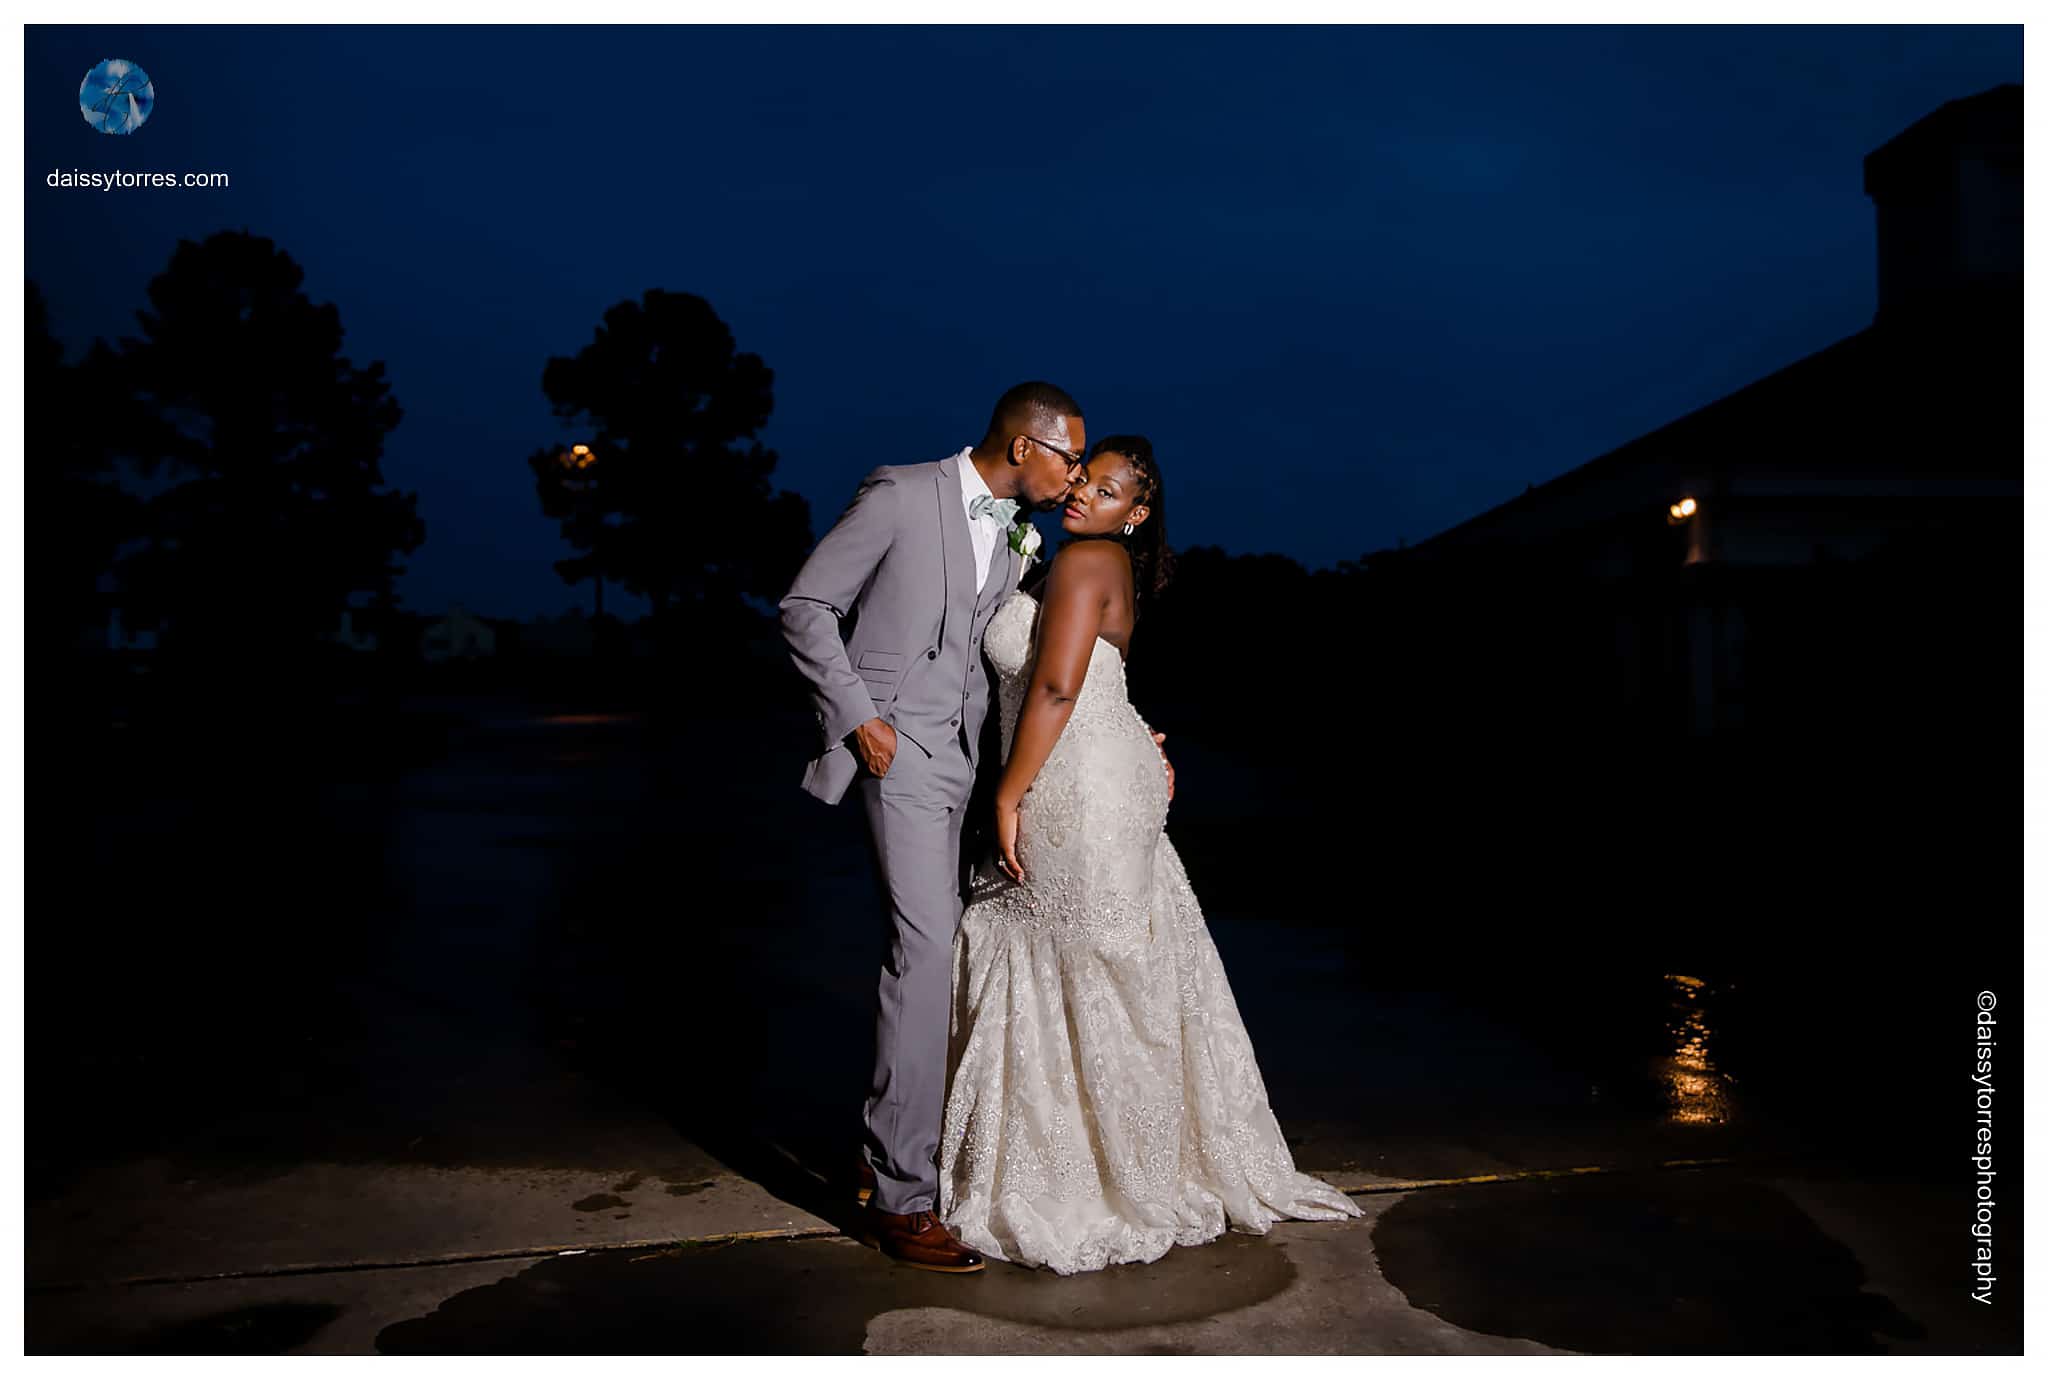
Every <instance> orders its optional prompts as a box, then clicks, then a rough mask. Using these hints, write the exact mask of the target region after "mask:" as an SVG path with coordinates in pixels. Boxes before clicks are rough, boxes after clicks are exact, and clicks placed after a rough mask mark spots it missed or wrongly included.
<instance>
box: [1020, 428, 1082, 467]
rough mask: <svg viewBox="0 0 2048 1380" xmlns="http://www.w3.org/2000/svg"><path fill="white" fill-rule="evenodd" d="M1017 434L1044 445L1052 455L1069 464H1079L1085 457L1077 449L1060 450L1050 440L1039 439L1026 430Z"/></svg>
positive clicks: (1036, 443)
mask: <svg viewBox="0 0 2048 1380" xmlns="http://www.w3.org/2000/svg"><path fill="white" fill-rule="evenodd" d="M1018 435H1020V436H1022V437H1023V438H1024V439H1025V440H1027V441H1030V442H1032V443H1033V444H1035V445H1041V446H1044V447H1045V448H1046V449H1047V450H1049V451H1051V452H1052V453H1053V454H1054V455H1057V456H1058V457H1059V458H1060V459H1062V460H1064V461H1066V462H1067V463H1068V464H1069V465H1078V464H1081V463H1082V462H1083V460H1084V459H1085V457H1084V456H1083V455H1082V454H1081V452H1080V451H1078V450H1061V449H1060V448H1059V447H1058V446H1056V445H1054V444H1053V443H1052V442H1050V441H1041V440H1039V439H1038V438H1037V437H1036V436H1033V435H1032V434H1031V433H1030V432H1028V431H1022V432H1019V433H1018Z"/></svg>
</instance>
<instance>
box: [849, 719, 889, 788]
mask: <svg viewBox="0 0 2048 1380" xmlns="http://www.w3.org/2000/svg"><path fill="white" fill-rule="evenodd" d="M853 751H854V754H855V755H856V756H858V757H859V758H860V761H861V765H862V766H864V767H866V768H867V769H868V770H869V771H871V772H873V773H874V774H875V775H876V776H887V775H888V774H889V764H890V763H891V762H893V761H895V760H896V729H895V728H894V727H893V726H892V725H890V724H888V723H886V722H884V721H883V719H882V718H881V716H880V715H877V716H876V717H874V718H872V719H869V720H868V721H867V722H866V723H864V724H862V725H861V726H860V727H859V728H856V729H855V730H854V731H853Z"/></svg>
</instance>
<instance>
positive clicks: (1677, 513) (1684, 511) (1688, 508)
mask: <svg viewBox="0 0 2048 1380" xmlns="http://www.w3.org/2000/svg"><path fill="white" fill-rule="evenodd" d="M1699 510H1700V505H1699V504H1697V503H1695V502H1694V501H1693V500H1692V499H1690V498H1681V499H1679V500H1678V502H1676V503H1674V504H1672V505H1671V516H1670V517H1669V518H1667V519H1665V520H1666V521H1667V522H1670V523H1671V524H1672V525H1673V526H1676V525H1677V524H1679V523H1681V522H1684V521H1685V520H1686V519H1687V518H1689V517H1691V516H1692V515H1693V514H1694V513H1697V512H1698V511H1699Z"/></svg>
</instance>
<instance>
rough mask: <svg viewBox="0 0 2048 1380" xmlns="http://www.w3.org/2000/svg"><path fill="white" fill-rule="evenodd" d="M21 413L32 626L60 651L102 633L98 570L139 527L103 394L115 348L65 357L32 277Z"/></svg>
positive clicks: (117, 428) (109, 395) (109, 392)
mask: <svg viewBox="0 0 2048 1380" xmlns="http://www.w3.org/2000/svg"><path fill="white" fill-rule="evenodd" d="M26 315H27V341H26V346H25V350H24V358H23V382H24V384H25V386H26V390H27V391H26V398H27V401H28V404H29V406H28V408H27V410H26V413H25V415H24V416H23V419H22V420H23V423H24V426H25V429H26V440H27V442H28V453H27V455H26V456H24V457H23V458H24V462H25V463H24V465H23V467H22V469H23V473H22V481H23V488H24V490H25V497H26V498H27V500H28V504H27V506H28V507H29V508H31V509H32V510H33V511H34V512H35V516H36V596H37V597H36V616H35V617H34V618H33V619H31V620H30V622H29V627H30V629H31V630H32V631H30V633H29V636H31V637H32V638H34V640H35V643H36V645H38V646H39V647H41V648H43V649H46V650H49V651H52V652H56V653H58V654H59V655H60V657H61V656H64V655H68V654H70V653H74V652H77V651H79V650H82V649H83V647H84V646H85V644H86V643H87V642H89V641H91V642H97V641H98V640H99V639H101V638H103V637H104V636H105V630H106V619H107V608H108V601H107V600H106V599H104V598H103V597H102V596H101V594H100V593H99V581H100V577H101V576H102V575H104V574H106V573H107V572H108V571H110V570H111V569H112V568H113V565H114V557H115V554H116V552H118V551H119V549H120V548H121V546H122V544H123V543H124V542H126V541H128V540H130V539H131V538H132V537H134V536H135V535H136V534H137V532H138V531H139V530H140V524H141V520H142V515H141V504H140V503H139V502H138V501H137V500H136V498H135V497H134V496H133V495H132V494H129V493H127V492H125V491H123V490H122V488H121V486H120V484H119V482H118V476H117V474H116V470H115V466H114V453H113V446H112V438H113V437H116V436H118V435H119V434H121V432H122V431H123V430H124V429H125V428H124V426H123V424H122V419H121V417H120V415H119V413H118V412H116V411H110V410H109V407H108V405H107V402H108V400H109V399H115V400H118V399H119V398H120V397H121V396H122V395H123V391H122V390H121V389H119V388H118V387H111V386H109V383H108V380H109V378H110V376H111V375H112V373H113V372H114V356H113V353H112V352H111V351H109V350H108V349H107V348H106V346H105V345H104V344H103V343H101V342H98V341H95V342H94V343H93V348H92V350H91V351H90V352H89V353H88V354H87V356H86V358H85V359H84V360H83V361H82V362H80V363H78V364H67V363H65V362H64V347H63V346H62V345H61V344H59V343H58V340H57V337H56V336H55V335H54V334H52V333H51V330H50V320H49V306H48V304H47V303H46V302H45V301H44V300H43V293H42V289H41V288H39V287H37V286H36V284H35V282H34V281H33V280H31V281H30V282H29V283H28V291H27V312H26Z"/></svg>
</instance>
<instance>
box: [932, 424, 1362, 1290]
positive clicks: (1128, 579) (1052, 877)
mask: <svg viewBox="0 0 2048 1380" xmlns="http://www.w3.org/2000/svg"><path fill="white" fill-rule="evenodd" d="M1085 473H1086V478H1085V480H1084V481H1083V482H1082V483H1081V484H1080V485H1078V486H1077V487H1076V488H1075V489H1074V490H1073V492H1072V493H1071V495H1070V496H1069V499H1068V503H1067V507H1066V509H1065V512H1064V514H1063V516H1062V519H1061V522H1060V526H1061V527H1062V528H1063V529H1064V530H1065V531H1066V532H1068V533H1069V534H1070V536H1071V537H1073V538H1075V540H1071V541H1069V542H1068V543H1067V544H1066V545H1065V546H1063V547H1062V548H1061V550H1060V552H1059V554H1058V557H1057V559H1055V560H1054V561H1053V562H1052V564H1051V565H1050V566H1049V567H1048V569H1047V570H1046V572H1045V579H1044V582H1043V584H1042V586H1041V593H1042V595H1043V602H1041V601H1040V600H1039V599H1037V598H1034V597H1033V596H1032V595H1031V594H1029V593H1026V592H1024V591H1022V590H1019V591H1018V592H1016V593H1014V594H1011V595H1009V596H1008V597H1007V598H1006V599H1005V600H1004V602H1003V603H1002V605H1001V606H1000V607H999V608H997V610H996V611H995V613H994V614H993V615H992V616H991V618H990V621H989V625H988V628H987V630H986V631H985V632H984V633H983V635H982V647H983V650H984V651H985V652H986V653H987V654H988V659H989V661H990V663H991V664H992V665H993V666H994V667H995V669H996V671H997V672H998V674H999V676H1000V681H999V687H998V688H999V708H1000V711H1001V715H1002V736H1003V755H1004V766H1003V771H1002V779H1001V782H1000V784H999V785H998V787H997V790H996V842H997V851H998V854H999V862H998V866H999V868H1000V874H1001V875H1000V876H991V877H990V878H989V879H988V880H990V881H991V882H993V883H994V884H995V885H996V886H1001V887H1004V889H1002V890H999V891H996V892H994V893H993V894H977V897H976V899H974V900H973V901H971V902H970V903H969V904H968V906H967V907H966V910H965V911H964V913H963V914H962V916H961V919H960V927H959V929H958V931H957V932H956V934H955V937H954V941H953V1015H952V1025H951V1037H950V1041H949V1049H948V1056H947V1075H948V1076H947V1092H946V1108H945V1121H944V1128H943V1131H942V1134H941V1137H940V1142H939V1209H940V1210H939V1216H940V1218H941V1220H943V1221H944V1222H945V1223H946V1225H947V1226H949V1227H950V1228H952V1230H953V1231H954V1233H955V1234H956V1235H957V1236H958V1237H959V1238H960V1240H961V1241H962V1242H964V1243H966V1244H967V1245H968V1246H970V1247H972V1248H974V1249H975V1250H977V1251H980V1252H981V1253H982V1254H984V1255H987V1256H991V1257H993V1258H995V1259H998V1260H1008V1261H1013V1262H1016V1263H1018V1264H1024V1265H1034V1266H1045V1267H1049V1268H1051V1269H1052V1270H1054V1271H1057V1272H1058V1273H1060V1274H1074V1273H1076V1272H1079V1271H1083V1270H1099V1269H1101V1268H1103V1267H1104V1266H1107V1265H1115V1264H1121V1263H1126V1262H1133V1261H1151V1260H1157V1259H1158V1258H1159V1257H1160V1256H1162V1255H1164V1254H1165V1253H1166V1252H1167V1250H1168V1249H1169V1248H1170V1247H1173V1246H1177V1245H1178V1246H1193V1245H1198V1244H1200V1243H1202V1242H1205V1241H1211V1240H1214V1239H1215V1238H1216V1237H1218V1236H1220V1235H1221V1234H1222V1233H1223V1231H1224V1230H1225V1228H1226V1227H1235V1228H1237V1229H1238V1230H1241V1231H1248V1232H1254V1233H1264V1232H1265V1231H1266V1230H1267V1229H1268V1228H1269V1227H1270V1226H1271V1225H1272V1223H1273V1222H1274V1221H1275V1220H1276V1219H1279V1218H1283V1217H1293V1218H1316V1219H1332V1218H1338V1217H1355V1216H1357V1215H1359V1209H1358V1207H1357V1205H1356V1204H1354V1203H1353V1202H1352V1201H1351V1200H1350V1198H1348V1197H1347V1196H1345V1195H1344V1194H1343V1193H1341V1192H1339V1191H1338V1190H1337V1189H1335V1188H1333V1187H1331V1186H1330V1185H1329V1184H1326V1183H1324V1182H1323V1181H1321V1180H1320V1179H1316V1178H1312V1177H1310V1176H1309V1175H1306V1174H1302V1173H1300V1172H1298V1171H1297V1170H1296V1169H1295V1167H1294V1157H1293V1156H1292V1154H1290V1153H1289V1151H1288V1148H1287V1142H1286V1140H1285V1139H1284V1138H1283V1137H1282V1135H1281V1133H1280V1127H1279V1124H1278V1123H1277V1122H1276V1121H1275V1120H1274V1117H1273V1112H1272V1109H1271V1107H1269V1106H1268V1105H1267V1101H1266V1089H1265V1085H1264V1083H1263V1081H1262V1080H1261V1078H1260V1076H1259V1068H1258V1064H1257V1061H1256V1060H1255V1059H1254V1058H1253V1056H1252V1047H1251V1041H1250V1039H1249V1038H1248V1037H1247V1035H1246V1033H1245V1028H1244V1022H1243V1021H1242V1020H1241V1019H1240V1018H1239V1016H1238V1011H1237V1003H1236V1001H1235V1000H1234V999H1233V998H1232V996H1231V992H1230V984H1229V982H1228V981H1227V980H1226V979H1225V978H1224V975H1223V965H1222V962H1221V960H1220V958H1219V957H1218V955H1217V952H1216V946H1215V944H1214V942H1212V941H1211V939H1210V937H1209V930H1208V925H1207V924H1206V922H1205V921H1204V920H1203V918H1202V911H1201V907H1200V906H1199V905H1198V904H1197V903H1196V901H1195V896H1194V892H1193V891H1192V890H1191V889H1190V888H1189V885H1188V878H1187V873H1186V872H1185V871H1184V870H1183V869H1182V867H1181V861H1180V855H1179V854H1178V853H1176V852H1175V851H1174V847H1173V843H1172V842H1171V841H1170V840H1169V839H1168V838H1167V837H1166V831H1165V820H1166V806H1167V801H1168V800H1169V799H1171V797H1172V789H1173V788H1172V782H1171V779H1170V777H1169V775H1168V769H1167V767H1166V766H1165V764H1164V761H1163V758H1162V757H1161V752H1160V748H1159V746H1158V744H1157V742H1155V740H1154V737H1153V734H1152V731H1151V729H1150V728H1149V727H1148V726H1147V725H1146V723H1145V722H1144V720H1143V719H1141V718H1140V717H1139V716H1138V712H1137V710H1136V709H1135V708H1134V707H1133V706H1132V705H1131V702H1130V700H1129V698H1128V697H1127V696H1126V693H1125V685H1124V652H1125V650H1126V649H1127V648H1128V646H1129V643H1130V637H1131V630H1132V627H1133V626H1134V624H1135V623H1136V620H1137V616H1138V613H1139V612H1140V610H1141V609H1142V608H1143V607H1144V606H1145V604H1146V602H1147V601H1148V600H1149V599H1150V598H1151V597H1152V596H1153V595H1155V594H1157V593H1158V592H1159V590H1160V589H1162V588H1163V587H1164V586H1165V583H1166V580H1167V578H1168V576H1169V575H1170V573H1171V560H1172V557H1171V553H1170V552H1169V551H1168V549H1167V546H1166V541H1165V521H1164V517H1163V513H1164V498H1165V492H1164V486H1163V483H1162V479H1161V476H1160V472H1159V465H1158V461H1157V460H1156V459H1155V458H1154V457H1153V454H1152V447H1151V445H1150V443H1149V442H1147V441H1146V440H1145V439H1144V438H1143V437H1141V436H1111V437H1106V438H1104V439H1103V440H1101V441H1098V442H1097V443H1096V444H1095V446H1094V448H1093V449H1092V451H1091V452H1090V455H1089V459H1088V462H1087V467H1086V471H1085ZM1098 538H1099V539H1098ZM1006 883H1007V885H1006ZM978 891H979V889H978Z"/></svg>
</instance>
